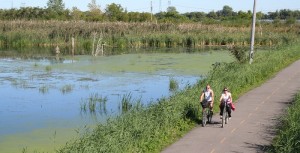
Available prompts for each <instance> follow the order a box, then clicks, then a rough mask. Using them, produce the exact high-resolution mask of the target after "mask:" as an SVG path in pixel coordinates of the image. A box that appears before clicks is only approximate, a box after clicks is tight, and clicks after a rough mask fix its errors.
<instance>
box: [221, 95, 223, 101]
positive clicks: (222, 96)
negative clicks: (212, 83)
mask: <svg viewBox="0 0 300 153" xmlns="http://www.w3.org/2000/svg"><path fill="white" fill-rule="evenodd" d="M222 99H223V94H221V97H220V102H222Z"/></svg>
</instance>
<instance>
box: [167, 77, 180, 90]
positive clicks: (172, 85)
mask: <svg viewBox="0 0 300 153" xmlns="http://www.w3.org/2000/svg"><path fill="white" fill-rule="evenodd" d="M178 87H179V85H178V82H177V81H176V80H175V79H174V78H170V83H169V90H170V91H175V90H177V89H178Z"/></svg>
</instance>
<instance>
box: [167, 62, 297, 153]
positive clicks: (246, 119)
mask: <svg viewBox="0 0 300 153" xmlns="http://www.w3.org/2000/svg"><path fill="white" fill-rule="evenodd" d="M299 90H300V60H298V61H296V62H294V63H293V64H291V65H290V66H288V67H287V68H285V69H283V70H282V71H280V72H279V73H278V74H277V75H275V76H274V77H273V78H272V79H270V80H268V81H267V82H265V83H264V84H262V85H261V86H260V87H257V88H255V89H253V90H251V91H249V92H248V93H246V94H244V95H243V96H241V97H240V98H239V99H238V100H236V102H237V103H235V106H236V110H235V111H234V112H232V119H231V120H229V124H226V125H225V127H224V128H221V119H220V118H219V115H218V114H217V115H214V116H213V119H212V124H208V125H207V126H206V127H202V126H201V125H198V126H197V127H195V128H194V129H193V130H192V131H190V132H189V133H188V134H186V135H185V136H184V137H183V138H181V139H179V140H178V141H177V142H175V143H174V144H172V145H171V146H169V147H167V148H165V149H164V150H163V151H162V152H163V153H256V152H258V153H260V152H264V151H265V149H266V148H265V147H266V146H269V145H270V144H271V141H272V139H273V137H274V136H275V134H274V132H275V126H276V122H277V121H278V120H277V119H278V118H279V117H280V116H281V115H282V114H283V113H284V110H285V109H286V108H287V106H288V104H289V103H291V102H292V100H293V98H294V96H295V94H296V93H297V92H298V91H299ZM234 101H235V100H234Z"/></svg>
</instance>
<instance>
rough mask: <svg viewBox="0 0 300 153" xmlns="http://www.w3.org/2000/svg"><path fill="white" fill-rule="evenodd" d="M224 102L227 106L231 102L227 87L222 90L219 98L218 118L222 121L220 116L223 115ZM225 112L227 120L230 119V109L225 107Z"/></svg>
mask: <svg viewBox="0 0 300 153" xmlns="http://www.w3.org/2000/svg"><path fill="white" fill-rule="evenodd" d="M225 102H227V104H230V103H231V102H232V96H231V93H230V92H229V90H228V88H227V87H225V88H224V89H223V93H222V95H221V97H220V118H221V119H222V115H223V109H224V106H225ZM226 110H227V112H228V117H229V119H231V108H230V107H226Z"/></svg>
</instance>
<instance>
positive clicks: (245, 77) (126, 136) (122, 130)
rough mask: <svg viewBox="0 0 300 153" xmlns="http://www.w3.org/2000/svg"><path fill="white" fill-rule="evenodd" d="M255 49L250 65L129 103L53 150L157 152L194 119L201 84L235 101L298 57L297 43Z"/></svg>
mask: <svg viewBox="0 0 300 153" xmlns="http://www.w3.org/2000/svg"><path fill="white" fill-rule="evenodd" d="M255 53H256V54H255V58H254V63H252V64H251V65H249V64H248V63H244V64H242V63H240V62H233V63H229V64H225V63H221V64H219V65H217V66H215V67H214V69H213V70H212V71H211V72H210V73H209V74H208V75H207V76H206V79H204V80H202V81H199V82H198V83H197V84H196V85H194V86H188V87H186V89H185V90H183V91H180V92H177V93H176V94H175V95H173V96H171V97H169V98H162V99H160V100H158V101H157V103H153V104H151V105H149V106H147V107H139V109H134V108H133V109H131V110H130V111H128V112H127V113H124V114H123V115H121V116H119V117H116V118H111V119H108V120H107V122H106V123H103V124H99V125H97V127H96V128H95V129H94V131H93V132H91V133H85V134H83V135H82V136H81V137H80V138H79V139H74V140H72V141H70V142H68V143H67V144H66V146H64V147H63V148H61V149H60V150H58V152H72V153H73V152H75V153H76V152H89V153H90V152H130V153H131V152H160V151H161V150H162V149H163V148H164V147H166V146H168V145H169V144H171V143H174V142H175V141H176V140H177V139H178V138H180V137H181V136H182V135H183V134H185V133H187V132H188V131H189V130H191V129H192V128H193V127H195V125H196V124H198V123H200V120H199V116H200V105H199V94H200V92H201V91H202V89H203V88H204V87H205V85H206V84H207V83H209V84H210V85H211V87H212V88H213V89H214V91H215V95H216V97H218V96H219V95H220V93H221V91H222V88H223V87H224V86H227V87H229V89H230V90H231V92H232V94H233V97H234V100H236V99H237V98H238V97H239V96H240V95H242V94H243V93H245V92H247V91H249V90H250V89H252V88H254V87H256V86H259V85H260V84H262V83H263V82H265V81H266V80H267V79H270V78H271V77H272V76H274V75H275V73H277V72H278V71H280V70H281V69H283V68H284V67H286V66H288V65H289V64H291V63H292V62H294V61H295V60H297V59H299V58H300V45H295V46H288V47H282V48H279V49H274V50H269V51H256V52H255ZM216 105H217V104H216ZM215 108H216V107H215ZM216 111H218V110H216Z"/></svg>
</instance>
